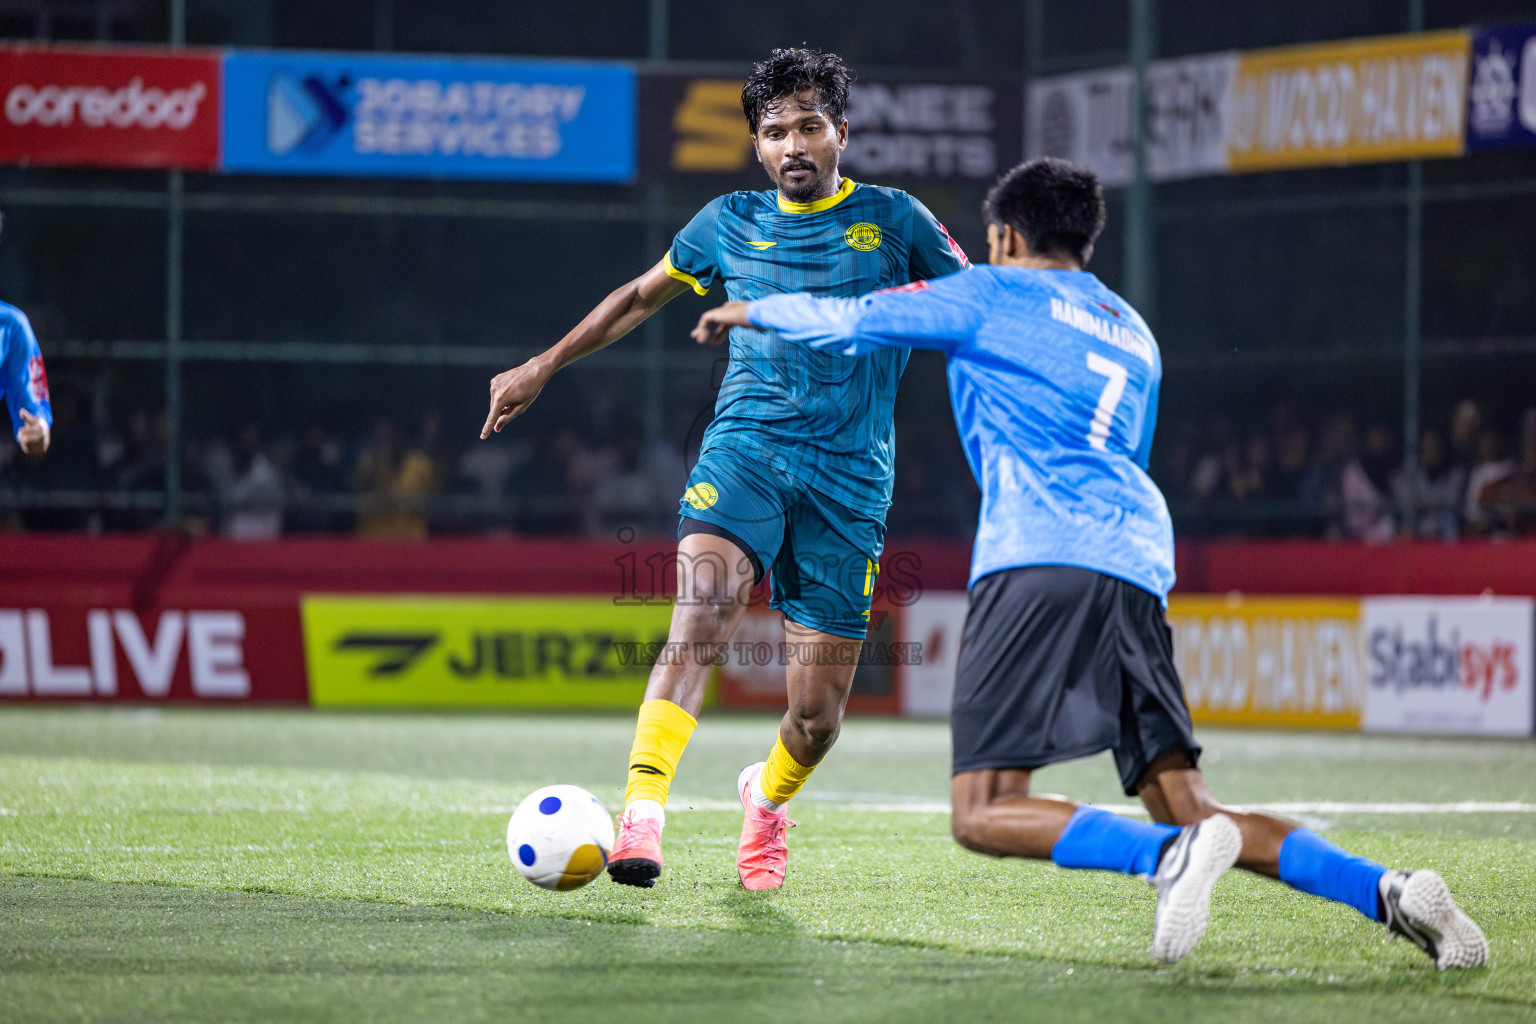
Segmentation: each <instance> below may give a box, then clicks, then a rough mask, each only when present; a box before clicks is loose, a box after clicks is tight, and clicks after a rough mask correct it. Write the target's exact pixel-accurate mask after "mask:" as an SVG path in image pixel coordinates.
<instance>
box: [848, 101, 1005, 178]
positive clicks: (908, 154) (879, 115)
mask: <svg viewBox="0 0 1536 1024" xmlns="http://www.w3.org/2000/svg"><path fill="white" fill-rule="evenodd" d="M996 99H997V94H996V90H995V89H993V87H992V86H990V85H887V84H885V83H883V82H865V83H856V84H855V85H854V86H853V87H852V88H851V89H850V90H849V91H848V123H849V124H850V125H852V126H853V131H852V132H850V133H849V136H848V148H847V150H845V151H844V153H843V156H842V163H843V165H844V167H845V168H847V169H848V170H850V171H852V172H854V173H856V174H864V175H869V176H871V177H875V178H879V177H881V176H885V175H892V174H910V175H916V176H919V177H935V178H985V179H991V178H993V177H995V176H996V175H997V172H998V164H997V143H996V142H995V140H994V139H993V137H992V130H993V128H994V127H995V125H994V123H993V117H992V106H993V104H994V102H995V101H996Z"/></svg>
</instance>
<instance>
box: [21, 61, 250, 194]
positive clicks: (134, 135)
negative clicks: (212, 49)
mask: <svg viewBox="0 0 1536 1024" xmlns="http://www.w3.org/2000/svg"><path fill="white" fill-rule="evenodd" d="M220 67H221V61H220V58H219V56H218V55H217V54H212V53H199V52H184V53H177V54H174V55H173V54H167V53H165V52H163V51H151V50H133V49H112V50H88V49H62V48H54V47H46V48H44V47H25V46H12V47H4V48H0V163H7V164H23V165H25V164H42V165H52V166H75V167H81V166H84V167H174V168H181V169H184V170H209V169H211V168H212V167H213V166H214V165H215V164H216V163H217V162H218V159H219V116H220V115H219V108H220V95H219V91H220V80H221V73H220Z"/></svg>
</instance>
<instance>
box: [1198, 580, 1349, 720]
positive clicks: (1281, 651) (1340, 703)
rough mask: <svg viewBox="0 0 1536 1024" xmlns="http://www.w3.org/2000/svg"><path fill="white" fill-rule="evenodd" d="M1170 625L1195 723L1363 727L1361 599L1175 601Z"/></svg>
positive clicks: (1203, 598)
mask: <svg viewBox="0 0 1536 1024" xmlns="http://www.w3.org/2000/svg"><path fill="white" fill-rule="evenodd" d="M1168 625H1169V627H1170V628H1171V629H1172V630H1173V650H1174V657H1175V659H1176V661H1177V664H1178V669H1179V676H1180V677H1181V678H1182V679H1183V681H1184V690H1185V694H1186V696H1187V698H1188V700H1189V710H1190V713H1191V714H1192V715H1193V716H1194V719H1195V722H1196V723H1198V724H1201V725H1252V726H1288V727H1289V726H1300V727H1306V728H1318V729H1358V728H1359V727H1360V713H1361V703H1362V700H1363V697H1364V677H1363V673H1362V671H1361V665H1360V602H1359V601H1358V600H1356V599H1354V598H1337V597H1326V598H1325V597H1256V598H1228V597H1216V596H1204V595H1191V596H1181V595H1177V594H1176V595H1174V596H1173V597H1171V598H1170V599H1169V603H1168Z"/></svg>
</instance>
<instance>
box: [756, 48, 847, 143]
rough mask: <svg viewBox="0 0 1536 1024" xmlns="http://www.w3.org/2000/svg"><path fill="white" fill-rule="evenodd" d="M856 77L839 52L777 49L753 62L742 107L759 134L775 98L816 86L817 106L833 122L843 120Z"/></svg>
mask: <svg viewBox="0 0 1536 1024" xmlns="http://www.w3.org/2000/svg"><path fill="white" fill-rule="evenodd" d="M852 81H853V73H852V72H851V71H849V70H848V65H846V64H844V63H843V58H841V57H839V56H838V55H837V54H835V53H821V52H820V51H818V50H807V49H802V48H799V47H795V48H791V49H779V50H774V51H773V52H772V53H771V54H769V55H768V59H767V60H764V61H758V62H757V63H756V64H754V65H752V73H751V74H750V75H748V76H747V84H746V85H744V86H742V88H741V110H742V113H744V114H746V115H747V125H748V127H750V128H751V129H752V134H753V135H756V134H757V126H758V125H759V124H761V123H762V120H763V113H764V111H766V110H767V109H768V107H769V105H771V104H772V103H773V101H774V100H777V99H780V98H782V97H785V96H794V95H796V94H797V93H799V92H800V91H801V90H803V89H810V88H814V89H815V90H816V102H817V106H818V107H819V108H820V109H821V111H822V112H823V113H825V114H826V115H827V117H828V118H830V119H831V121H832V123H833V124H841V123H842V121H843V115H844V111H846V110H847V109H848V83H849V82H852Z"/></svg>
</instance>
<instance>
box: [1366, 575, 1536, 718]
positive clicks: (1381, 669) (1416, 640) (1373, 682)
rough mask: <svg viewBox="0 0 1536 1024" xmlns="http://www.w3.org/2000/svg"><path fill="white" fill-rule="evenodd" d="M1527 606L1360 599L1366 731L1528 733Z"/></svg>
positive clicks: (1535, 621)
mask: <svg viewBox="0 0 1536 1024" xmlns="http://www.w3.org/2000/svg"><path fill="white" fill-rule="evenodd" d="M1533 607H1536V604H1533V602H1532V601H1531V600H1530V599H1529V598H1474V597H1462V598H1457V597H1372V598H1367V599H1365V600H1364V601H1363V602H1362V603H1361V621H1362V624H1363V628H1364V634H1365V657H1366V671H1367V677H1368V685H1367V688H1366V698H1365V714H1364V715H1363V717H1362V725H1363V726H1364V728H1365V730H1366V731H1367V732H1438V733H1462V734H1494V735H1508V736H1524V735H1528V734H1529V733H1530V732H1531V730H1532V717H1533V715H1532V712H1533V706H1536V705H1533V701H1536V691H1533V687H1532V678H1531V665H1532V662H1531V645H1532V629H1533V625H1536V618H1533Z"/></svg>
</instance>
